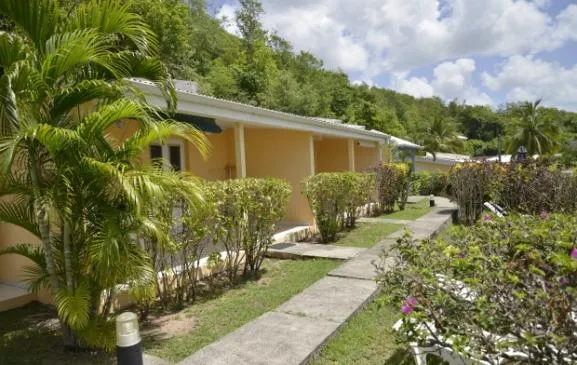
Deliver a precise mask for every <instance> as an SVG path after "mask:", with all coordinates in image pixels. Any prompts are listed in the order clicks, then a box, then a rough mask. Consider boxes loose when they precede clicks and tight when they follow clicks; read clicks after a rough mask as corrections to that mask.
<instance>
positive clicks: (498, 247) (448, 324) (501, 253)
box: [379, 214, 577, 365]
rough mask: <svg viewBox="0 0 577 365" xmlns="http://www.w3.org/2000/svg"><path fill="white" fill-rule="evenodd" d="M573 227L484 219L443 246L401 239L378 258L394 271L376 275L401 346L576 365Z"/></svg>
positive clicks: (540, 220)
mask: <svg viewBox="0 0 577 365" xmlns="http://www.w3.org/2000/svg"><path fill="white" fill-rule="evenodd" d="M576 226H577V217H575V216H568V215H560V214H553V215H546V214H544V215H542V216H541V217H534V216H511V217H508V218H499V219H490V218H488V217H487V218H486V219H485V220H484V221H483V222H480V223H477V224H476V225H474V226H472V227H460V229H457V230H454V231H453V232H452V233H451V234H446V235H445V237H444V238H443V239H437V240H434V241H415V240H412V239H411V238H410V237H404V238H403V239H401V240H399V242H398V243H396V244H395V245H393V246H392V247H391V248H390V250H389V251H387V252H385V253H384V255H383V256H384V257H386V258H387V261H389V262H390V261H391V260H394V261H395V262H396V265H395V266H394V267H393V269H391V270H389V269H386V270H385V268H384V267H381V268H379V270H380V275H379V281H380V282H381V284H383V286H384V287H386V288H387V290H386V296H385V302H386V304H388V305H392V306H395V307H397V308H399V314H401V313H402V314H401V315H402V323H403V324H402V326H401V327H400V331H399V340H400V341H402V342H405V343H408V342H417V343H419V344H420V345H422V346H430V345H439V346H448V347H452V348H453V349H454V350H455V351H457V352H459V353H461V354H463V355H464V356H465V357H470V358H477V359H482V360H485V361H487V362H488V363H492V364H495V363H497V362H496V358H497V356H499V355H500V354H502V352H503V351H521V352H523V353H525V354H527V355H528V356H529V358H528V359H527V361H526V363H530V364H543V365H544V364H573V363H575V361H577V317H576V316H575V313H576V311H577V301H576V297H577V289H576V288H577V243H576V239H575V227H576ZM391 256H392V258H391ZM387 267H390V265H387ZM433 328H434V329H435V330H433ZM433 333H434V336H433ZM491 334H494V335H500V336H505V335H507V336H509V337H508V338H507V341H506V343H504V342H501V343H499V342H497V341H495V339H494V337H491ZM523 363H525V362H523Z"/></svg>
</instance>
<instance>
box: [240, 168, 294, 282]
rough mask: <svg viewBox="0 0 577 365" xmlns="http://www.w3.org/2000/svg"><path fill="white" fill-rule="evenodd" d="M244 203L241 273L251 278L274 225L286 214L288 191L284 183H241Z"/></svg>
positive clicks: (259, 180) (260, 180)
mask: <svg viewBox="0 0 577 365" xmlns="http://www.w3.org/2000/svg"><path fill="white" fill-rule="evenodd" d="M239 182H240V183H241V184H242V185H243V188H244V194H243V201H242V202H240V204H243V205H244V209H245V212H246V213H245V218H246V232H245V234H244V241H243V249H244V253H245V265H244V271H243V273H244V274H245V275H252V276H254V275H255V274H256V273H257V272H258V271H259V270H260V266H261V264H262V261H263V259H264V254H265V253H266V251H267V249H268V247H269V246H270V245H271V243H272V236H273V234H274V232H275V226H276V224H277V223H278V222H279V221H280V220H281V219H282V218H283V216H284V215H285V213H286V208H287V204H288V200H289V197H290V194H291V187H290V185H289V184H288V182H286V181H285V180H281V179H275V178H264V179H242V180H239Z"/></svg>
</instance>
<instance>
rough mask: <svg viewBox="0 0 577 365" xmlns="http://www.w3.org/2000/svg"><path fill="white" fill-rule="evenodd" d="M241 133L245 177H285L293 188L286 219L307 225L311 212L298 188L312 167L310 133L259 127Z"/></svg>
mask: <svg viewBox="0 0 577 365" xmlns="http://www.w3.org/2000/svg"><path fill="white" fill-rule="evenodd" d="M244 133H245V153H246V173H247V176H248V177H265V176H273V177H278V178H282V179H286V180H287V181H288V182H289V183H290V185H291V187H292V190H293V191H292V194H291V197H290V200H289V205H288V208H287V214H286V220H289V221H293V222H299V223H307V224H311V223H312V222H313V218H312V213H311V211H310V208H309V206H308V203H307V201H306V199H305V197H304V196H303V195H302V193H301V188H300V184H301V181H302V180H303V179H304V178H306V177H307V176H309V175H310V173H311V170H312V166H311V151H310V138H311V134H310V133H306V132H297V131H289V130H282V129H261V128H258V129H257V128H246V129H245V131H244Z"/></svg>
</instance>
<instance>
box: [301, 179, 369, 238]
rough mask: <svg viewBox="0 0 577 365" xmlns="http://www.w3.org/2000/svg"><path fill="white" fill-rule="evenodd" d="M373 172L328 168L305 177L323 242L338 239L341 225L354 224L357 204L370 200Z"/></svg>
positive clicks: (348, 225) (310, 201) (343, 226)
mask: <svg viewBox="0 0 577 365" xmlns="http://www.w3.org/2000/svg"><path fill="white" fill-rule="evenodd" d="M373 180H374V177H373V175H372V174H365V173H355V172H330V173H329V172H325V173H320V174H316V175H313V176H311V177H309V178H307V179H305V180H304V181H303V184H302V187H303V194H304V195H305V196H306V197H307V199H308V202H309V205H310V207H311V209H312V211H313V214H314V216H315V221H316V224H317V227H318V229H319V232H320V235H321V241H322V242H332V241H334V240H335V239H336V235H337V232H338V231H339V229H340V228H353V227H354V226H355V221H356V217H357V215H358V208H359V207H360V206H362V205H364V204H366V203H368V202H369V199H370V197H371V193H372V191H373Z"/></svg>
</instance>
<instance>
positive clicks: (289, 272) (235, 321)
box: [0, 259, 341, 365]
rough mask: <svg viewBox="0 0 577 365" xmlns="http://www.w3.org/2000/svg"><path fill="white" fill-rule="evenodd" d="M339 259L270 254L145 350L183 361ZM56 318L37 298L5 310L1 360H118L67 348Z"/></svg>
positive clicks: (80, 363)
mask: <svg viewBox="0 0 577 365" xmlns="http://www.w3.org/2000/svg"><path fill="white" fill-rule="evenodd" d="M339 264H341V263H340V262H338V261H332V260H322V259H318V260H295V261H290V260H268V259H267V260H266V261H265V263H264V265H263V268H264V270H263V274H262V276H261V278H260V279H259V280H255V281H248V282H245V283H243V284H241V285H238V286H236V287H235V288H233V289H230V290H226V291H223V292H222V293H216V294H214V295H212V296H210V297H208V298H205V299H203V300H199V301H197V303H195V304H193V305H192V306H190V307H189V308H187V309H185V310H183V311H182V312H180V313H179V314H178V316H181V317H182V316H185V317H186V319H187V321H186V322H187V323H193V324H192V325H191V330H190V332H188V333H187V334H184V335H182V336H178V337H172V338H170V339H168V340H160V339H158V338H153V337H144V348H145V352H147V353H150V354H153V355H156V356H159V357H161V358H165V359H167V360H170V361H178V360H181V359H183V358H185V357H187V356H188V355H191V354H192V353H194V352H195V351H197V350H199V349H200V348H202V347H204V346H206V345H208V344H210V343H212V342H214V341H215V340H217V339H219V338H220V337H222V336H224V335H226V334H227V333H229V332H232V331H233V330H235V329H236V328H238V327H240V326H242V325H243V324H245V323H247V322H249V321H250V320H252V319H254V318H256V317H258V316H259V315H261V314H263V313H264V312H267V311H270V310H272V309H274V308H276V307H278V306H279V305H280V304H282V303H283V302H285V301H287V300H288V299H289V298H290V297H292V296H294V295H295V294H298V293H299V292H301V291H302V290H303V289H305V288H306V287H308V286H310V285H311V284H313V283H314V282H315V281H317V280H319V279H321V278H322V277H324V276H325V275H326V274H327V273H328V272H329V271H331V270H332V269H334V268H336V267H337V266H338V265H339ZM54 318H55V314H54V312H53V311H51V310H50V309H48V308H47V307H45V306H42V305H40V304H37V303H33V304H30V305H28V306H26V307H22V308H18V309H14V310H11V311H7V312H2V313H0V364H2V365H5V364H10V365H12V364H30V365H64V364H75V365H97V364H98V365H100V364H114V363H115V359H114V356H107V355H103V354H86V353H84V354H72V353H66V352H64V351H63V350H62V347H61V342H60V337H59V334H58V332H57V330H56V329H55V327H57V322H55V319H54ZM178 319H179V318H176V321H175V322H176V324H178V322H179V320H178ZM181 319H182V318H181ZM180 322H183V321H180ZM55 324H56V326H55Z"/></svg>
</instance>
